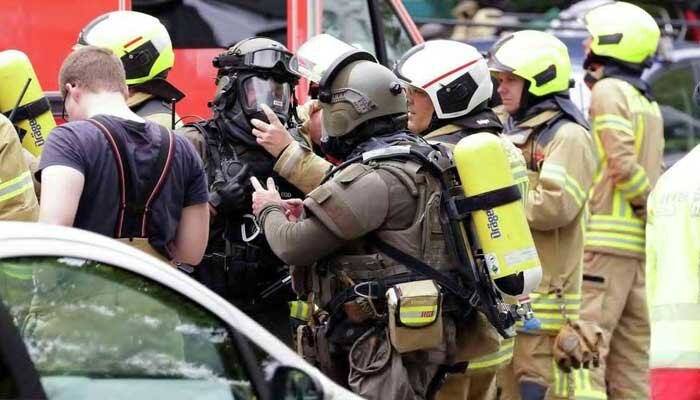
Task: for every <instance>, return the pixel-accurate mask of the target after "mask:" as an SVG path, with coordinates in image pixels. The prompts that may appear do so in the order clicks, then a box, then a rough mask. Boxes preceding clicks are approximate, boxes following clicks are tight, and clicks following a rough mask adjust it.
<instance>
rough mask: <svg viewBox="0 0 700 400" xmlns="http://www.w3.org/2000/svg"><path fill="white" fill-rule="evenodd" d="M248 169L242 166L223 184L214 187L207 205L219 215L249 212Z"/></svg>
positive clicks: (246, 166)
mask: <svg viewBox="0 0 700 400" xmlns="http://www.w3.org/2000/svg"><path fill="white" fill-rule="evenodd" d="M249 170H250V167H249V166H248V165H243V166H242V167H241V168H240V169H238V170H237V171H235V174H234V175H233V176H229V177H228V179H227V180H226V181H225V182H222V184H220V185H216V186H215V187H214V188H213V189H214V190H213V191H212V192H210V193H209V204H211V205H212V206H213V207H214V208H215V209H216V211H217V212H218V213H220V214H224V215H227V214H232V213H235V212H240V211H244V210H250V196H248V192H249V190H248V185H249V184H250V183H249V178H250V177H249V174H248V171H249Z"/></svg>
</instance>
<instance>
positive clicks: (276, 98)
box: [241, 76, 292, 121]
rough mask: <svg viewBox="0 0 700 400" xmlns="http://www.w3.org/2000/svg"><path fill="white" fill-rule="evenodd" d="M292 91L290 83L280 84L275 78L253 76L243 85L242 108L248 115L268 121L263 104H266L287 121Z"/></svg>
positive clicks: (244, 81)
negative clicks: (261, 106)
mask: <svg viewBox="0 0 700 400" xmlns="http://www.w3.org/2000/svg"><path fill="white" fill-rule="evenodd" d="M291 96H292V89H291V86H290V85H289V83H280V82H278V81H276V80H275V79H273V78H261V77H259V76H251V77H248V78H246V79H244V80H243V82H242V83H241V106H242V108H243V110H244V111H245V113H246V115H248V116H251V117H253V118H257V119H262V120H264V121H267V118H265V113H263V111H262V108H260V105H261V104H266V105H267V106H268V107H270V108H271V109H272V111H274V112H275V114H277V116H278V117H279V118H280V119H281V120H283V121H286V120H287V117H288V115H289V106H290V100H291Z"/></svg>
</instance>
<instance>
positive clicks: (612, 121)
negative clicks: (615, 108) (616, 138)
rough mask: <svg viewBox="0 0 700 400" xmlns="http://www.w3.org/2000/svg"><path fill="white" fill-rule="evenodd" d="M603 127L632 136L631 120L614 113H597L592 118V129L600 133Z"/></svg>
mask: <svg viewBox="0 0 700 400" xmlns="http://www.w3.org/2000/svg"><path fill="white" fill-rule="evenodd" d="M604 129H610V130H614V131H620V132H623V133H626V134H628V135H630V136H634V130H633V128H632V122H631V121H630V120H628V119H627V118H625V117H622V116H619V115H615V114H602V115H597V116H596V117H595V118H594V119H593V131H594V132H595V133H600V131H602V130H604Z"/></svg>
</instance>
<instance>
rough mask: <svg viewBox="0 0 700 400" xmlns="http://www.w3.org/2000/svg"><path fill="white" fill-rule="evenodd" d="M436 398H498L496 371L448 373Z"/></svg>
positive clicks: (444, 399) (440, 399)
mask: <svg viewBox="0 0 700 400" xmlns="http://www.w3.org/2000/svg"><path fill="white" fill-rule="evenodd" d="M435 399H436V400H496V371H488V372H472V373H469V372H467V373H464V374H447V376H446V377H445V383H444V384H443V385H442V387H441V388H440V391H439V392H438V393H437V395H436V396H435Z"/></svg>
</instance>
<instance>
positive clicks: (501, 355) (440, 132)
mask: <svg viewBox="0 0 700 400" xmlns="http://www.w3.org/2000/svg"><path fill="white" fill-rule="evenodd" d="M449 122H450V123H449V124H446V125H443V126H441V127H437V128H436V129H434V130H432V131H431V132H428V133H427V134H425V135H424V136H423V138H424V139H426V140H428V141H429V142H431V143H437V144H440V145H443V146H445V147H447V148H448V149H450V150H452V149H454V146H455V145H456V144H457V143H458V142H459V141H460V140H461V139H462V138H464V137H466V136H469V135H471V134H475V133H479V132H488V133H492V134H495V135H500V134H501V132H502V130H503V125H502V124H501V122H500V121H499V119H498V116H497V115H496V114H495V113H494V112H493V111H491V110H483V111H481V112H477V113H474V114H471V115H467V116H464V117H461V118H457V119H454V120H450V121H449ZM502 143H503V148H504V149H505V151H506V153H507V154H508V161H509V162H510V167H511V172H512V174H513V180H514V181H515V183H516V184H517V185H518V186H519V187H520V190H521V193H522V194H523V197H522V199H523V202H525V200H526V199H527V193H528V178H527V168H526V166H525V159H524V158H523V155H522V153H521V152H520V150H518V149H517V148H516V147H515V146H514V145H513V144H512V143H511V142H510V141H509V140H507V139H505V138H504V139H503V140H502ZM476 318H478V319H479V321H476V323H475V324H474V325H473V326H471V327H470V328H472V329H473V330H479V331H480V332H478V334H477V333H474V332H473V331H472V332H468V334H469V335H478V336H479V337H480V338H481V339H482V340H479V341H474V342H475V343H473V345H471V346H469V345H467V346H464V344H466V343H471V342H463V343H459V342H458V343H459V345H460V347H469V348H461V349H460V355H461V356H467V354H469V353H471V354H473V356H467V357H464V360H467V359H468V363H467V371H469V373H481V372H485V371H494V370H496V369H498V368H499V367H500V366H502V365H505V364H507V363H508V362H509V361H510V360H511V359H512V358H513V339H512V338H511V339H507V340H503V339H502V338H501V337H500V335H499V334H498V332H497V331H496V330H495V329H494V328H493V327H492V326H491V324H490V323H489V322H488V321H487V320H486V318H485V317H484V316H483V315H481V314H478V315H477V316H476ZM489 344H492V345H491V346H490V345H489ZM458 361H460V360H458Z"/></svg>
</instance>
